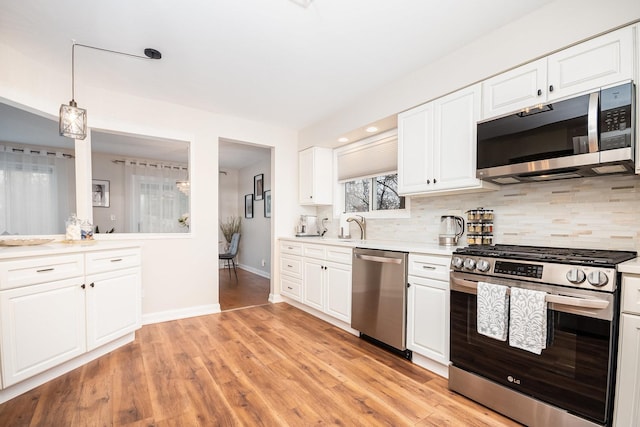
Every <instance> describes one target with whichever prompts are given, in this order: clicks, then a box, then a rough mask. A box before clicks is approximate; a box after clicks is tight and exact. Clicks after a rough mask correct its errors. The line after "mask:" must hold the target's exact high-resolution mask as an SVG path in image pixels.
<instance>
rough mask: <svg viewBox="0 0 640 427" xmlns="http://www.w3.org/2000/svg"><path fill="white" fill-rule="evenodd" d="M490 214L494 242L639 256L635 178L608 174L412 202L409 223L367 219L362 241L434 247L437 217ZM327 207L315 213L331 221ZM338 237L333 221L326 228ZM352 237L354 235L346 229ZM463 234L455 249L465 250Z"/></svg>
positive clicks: (639, 180)
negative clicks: (475, 212)
mask: <svg viewBox="0 0 640 427" xmlns="http://www.w3.org/2000/svg"><path fill="white" fill-rule="evenodd" d="M477 207H483V208H486V209H493V210H494V212H495V219H494V242H495V243H502V244H518V245H540V246H558V247H574V248H592V249H618V250H638V251H640V177H638V176H635V175H611V176H606V177H594V178H577V179H567V180H558V181H550V182H540V183H527V184H517V185H507V186H503V187H500V189H499V190H497V191H492V192H482V193H472V194H457V195H447V196H435V197H434V196H431V197H413V198H412V199H411V218H405V219H368V220H367V239H371V240H394V241H412V242H427V243H435V244H437V243H438V232H439V225H440V216H441V215H449V214H458V215H460V214H461V216H463V217H464V218H465V224H466V214H465V212H466V211H468V210H470V209H474V208H477ZM332 215H333V214H332V207H323V208H319V209H318V216H319V217H320V218H323V217H328V218H332ZM328 225H329V226H330V227H329V231H328V236H330V237H337V235H338V229H339V221H338V218H333V219H332V220H331V223H330V224H328ZM351 227H352V228H351V235H352V236H359V233H360V231H359V229H358V226H357V225H355V224H353V223H352V225H351ZM466 242H467V240H466V232H465V235H464V236H463V237H462V239H461V240H460V244H459V246H466Z"/></svg>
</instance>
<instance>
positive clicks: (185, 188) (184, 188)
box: [176, 181, 191, 196]
mask: <svg viewBox="0 0 640 427" xmlns="http://www.w3.org/2000/svg"><path fill="white" fill-rule="evenodd" d="M176 187H178V190H180V191H181V192H182V193H183V194H184V195H185V196H188V195H189V191H190V190H191V183H190V182H189V181H176Z"/></svg>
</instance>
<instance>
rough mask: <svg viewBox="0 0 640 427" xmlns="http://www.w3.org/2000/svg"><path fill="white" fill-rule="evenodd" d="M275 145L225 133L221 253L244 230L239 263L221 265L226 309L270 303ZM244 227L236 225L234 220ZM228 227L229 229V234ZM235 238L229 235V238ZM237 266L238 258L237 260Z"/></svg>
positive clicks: (221, 149)
mask: <svg viewBox="0 0 640 427" xmlns="http://www.w3.org/2000/svg"><path fill="white" fill-rule="evenodd" d="M271 155H272V149H271V148H270V147H265V146H260V145H256V144H250V143H246V142H242V141H235V140H230V139H224V138H220V139H219V143H218V170H219V180H218V182H219V186H218V218H219V221H220V224H219V225H222V226H223V227H219V228H218V233H219V238H218V241H219V248H218V250H219V252H220V253H225V252H227V251H228V250H229V241H230V238H231V234H232V231H237V232H239V233H240V241H239V245H238V252H237V255H236V257H235V259H234V261H235V265H236V268H233V266H232V267H231V268H228V267H226V265H227V264H226V262H225V263H223V262H220V264H219V267H220V268H219V270H218V271H219V276H218V277H219V301H220V308H221V310H222V311H226V310H234V309H238V308H243V307H250V306H254V305H261V304H267V303H268V299H269V293H270V289H271V239H272V236H271V208H270V203H271V182H272V180H271V176H272V173H271V172H272V171H271ZM234 221H237V222H239V227H233V222H234ZM222 228H225V229H228V230H226V234H227V236H225V233H224V232H223V230H222ZM227 239H229V240H227ZM231 264H232V265H233V263H231Z"/></svg>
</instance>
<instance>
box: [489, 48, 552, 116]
mask: <svg viewBox="0 0 640 427" xmlns="http://www.w3.org/2000/svg"><path fill="white" fill-rule="evenodd" d="M546 87H547V60H546V59H540V60H538V61H535V62H531V63H529V64H526V65H523V66H521V67H518V68H515V69H513V70H510V71H507V72H506V73H502V74H500V75H498V76H495V77H493V78H490V79H488V80H485V81H484V82H482V117H483V118H489V117H497V116H500V115H503V114H507V113H511V112H513V111H516V110H521V109H523V108H526V107H530V106H532V105H536V104H538V103H540V102H543V101H545V100H546V93H547V91H546V89H545V88H546Z"/></svg>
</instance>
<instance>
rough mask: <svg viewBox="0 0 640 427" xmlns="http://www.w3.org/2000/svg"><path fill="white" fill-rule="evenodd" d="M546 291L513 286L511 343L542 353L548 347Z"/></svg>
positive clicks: (514, 345)
mask: <svg viewBox="0 0 640 427" xmlns="http://www.w3.org/2000/svg"><path fill="white" fill-rule="evenodd" d="M546 296H547V293H546V292H541V291H534V290H531V289H522V288H511V310H510V320H509V345H510V346H511V347H516V348H520V349H522V350H527V351H530V352H531V353H535V354H540V353H542V350H544V349H545V348H547V302H546V299H545V298H546Z"/></svg>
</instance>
